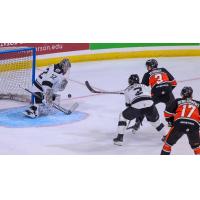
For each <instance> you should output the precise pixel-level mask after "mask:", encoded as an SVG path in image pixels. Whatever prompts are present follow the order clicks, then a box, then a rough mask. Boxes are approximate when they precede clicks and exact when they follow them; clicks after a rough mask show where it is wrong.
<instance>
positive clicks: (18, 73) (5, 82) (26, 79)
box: [0, 47, 36, 102]
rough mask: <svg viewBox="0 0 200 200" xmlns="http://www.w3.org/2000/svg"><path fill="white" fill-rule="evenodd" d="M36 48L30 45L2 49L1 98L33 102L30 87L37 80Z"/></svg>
mask: <svg viewBox="0 0 200 200" xmlns="http://www.w3.org/2000/svg"><path fill="white" fill-rule="evenodd" d="M35 63H36V49H35V48H29V47H18V48H1V49H0V99H11V100H16V101H24V102H31V101H32V100H33V98H32V96H31V95H30V94H28V93H27V92H26V91H24V90H22V89H21V88H20V87H19V85H20V86H23V87H24V88H27V89H30V90H31V87H32V83H33V81H34V80H35Z"/></svg>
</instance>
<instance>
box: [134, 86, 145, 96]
mask: <svg viewBox="0 0 200 200" xmlns="http://www.w3.org/2000/svg"><path fill="white" fill-rule="evenodd" d="M134 90H137V92H136V93H135V96H139V95H141V94H142V93H143V92H142V88H141V87H137V88H134Z"/></svg>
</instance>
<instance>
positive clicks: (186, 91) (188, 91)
mask: <svg viewBox="0 0 200 200" xmlns="http://www.w3.org/2000/svg"><path fill="white" fill-rule="evenodd" d="M192 94H193V89H192V88H191V87H188V86H185V87H184V88H183V89H182V90H181V96H182V98H184V99H187V98H192Z"/></svg>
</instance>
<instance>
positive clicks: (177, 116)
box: [161, 87, 200, 155]
mask: <svg viewBox="0 0 200 200" xmlns="http://www.w3.org/2000/svg"><path fill="white" fill-rule="evenodd" d="M192 94H193V90H192V88H191V87H184V88H183V89H182V91H181V97H182V98H178V99H176V100H174V101H173V102H172V104H171V105H170V106H169V107H168V108H167V110H166V111H165V117H166V120H167V121H168V122H169V123H170V124H172V125H173V126H172V127H171V129H170V131H169V133H168V134H167V136H166V140H165V144H164V146H163V149H162V151H161V155H169V154H170V153H171V149H172V146H173V145H174V144H176V142H177V141H178V140H179V139H180V138H181V137H182V136H183V135H184V134H186V135H187V137H188V140H189V144H190V146H191V148H192V149H193V151H194V153H195V154H200V142H199V140H200V138H199V121H200V102H199V101H196V100H193V99H192Z"/></svg>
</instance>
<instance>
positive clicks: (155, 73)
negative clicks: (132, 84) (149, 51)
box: [142, 59, 177, 107]
mask: <svg viewBox="0 0 200 200" xmlns="http://www.w3.org/2000/svg"><path fill="white" fill-rule="evenodd" d="M146 67H147V70H148V72H146V73H145V74H144V76H143V79H142V84H144V85H146V86H150V87H151V94H152V98H153V101H154V103H155V104H158V103H161V102H162V103H165V105H166V107H167V106H169V105H170V103H171V102H172V101H173V100H174V99H175V98H174V95H173V93H172V91H173V89H174V88H175V87H176V85H177V82H176V80H175V79H174V77H173V76H172V75H171V74H170V73H169V72H168V71H167V70H166V69H165V68H158V62H157V60H155V59H150V60H147V61H146Z"/></svg>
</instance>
